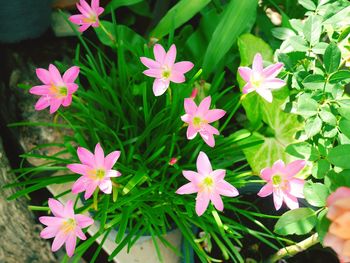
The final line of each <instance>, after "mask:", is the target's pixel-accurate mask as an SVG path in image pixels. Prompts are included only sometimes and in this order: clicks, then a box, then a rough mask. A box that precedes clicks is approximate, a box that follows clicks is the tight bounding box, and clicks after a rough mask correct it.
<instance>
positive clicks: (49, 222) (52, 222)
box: [39, 216, 64, 226]
mask: <svg viewBox="0 0 350 263" xmlns="http://www.w3.org/2000/svg"><path fill="white" fill-rule="evenodd" d="M63 220H64V219H63V218H61V217H55V216H41V217H39V221H40V223H42V224H44V225H46V226H58V225H60V224H61V223H62V222H63Z"/></svg>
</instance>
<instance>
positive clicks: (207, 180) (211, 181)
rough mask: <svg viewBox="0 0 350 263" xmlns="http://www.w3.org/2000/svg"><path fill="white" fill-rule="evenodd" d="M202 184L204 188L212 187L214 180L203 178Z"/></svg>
mask: <svg viewBox="0 0 350 263" xmlns="http://www.w3.org/2000/svg"><path fill="white" fill-rule="evenodd" d="M203 184H204V186H206V187H212V186H213V184H214V180H213V178H211V177H209V176H208V177H205V178H204V180H203Z"/></svg>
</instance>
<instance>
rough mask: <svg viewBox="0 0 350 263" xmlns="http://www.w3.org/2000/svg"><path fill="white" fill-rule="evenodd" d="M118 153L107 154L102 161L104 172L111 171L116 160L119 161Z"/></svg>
mask: <svg viewBox="0 0 350 263" xmlns="http://www.w3.org/2000/svg"><path fill="white" fill-rule="evenodd" d="M119 156H120V151H114V152H111V153H109V154H108V155H107V156H106V158H105V159H104V167H105V169H106V170H110V169H112V167H113V166H114V165H115V163H116V162H117V160H118V159H119Z"/></svg>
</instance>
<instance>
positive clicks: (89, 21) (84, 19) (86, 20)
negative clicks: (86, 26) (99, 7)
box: [83, 15, 97, 24]
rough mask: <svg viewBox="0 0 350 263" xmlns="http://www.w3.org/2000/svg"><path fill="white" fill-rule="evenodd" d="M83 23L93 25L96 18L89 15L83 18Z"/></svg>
mask: <svg viewBox="0 0 350 263" xmlns="http://www.w3.org/2000/svg"><path fill="white" fill-rule="evenodd" d="M83 22H84V23H91V24H93V23H95V22H97V18H96V16H95V15H90V16H89V17H84V18H83Z"/></svg>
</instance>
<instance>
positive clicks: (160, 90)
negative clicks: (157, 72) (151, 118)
mask: <svg viewBox="0 0 350 263" xmlns="http://www.w3.org/2000/svg"><path fill="white" fill-rule="evenodd" d="M168 87H169V81H168V80H161V79H155V80H154V82H153V93H154V96H160V95H163V94H164V92H165V91H166V90H167V89H168Z"/></svg>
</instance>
